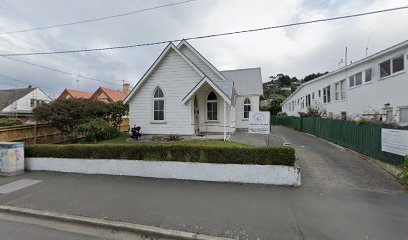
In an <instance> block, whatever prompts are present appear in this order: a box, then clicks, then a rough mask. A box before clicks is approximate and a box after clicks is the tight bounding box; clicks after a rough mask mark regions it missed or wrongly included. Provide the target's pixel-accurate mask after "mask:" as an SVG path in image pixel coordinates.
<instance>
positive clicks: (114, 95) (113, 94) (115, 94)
mask: <svg viewBox="0 0 408 240" xmlns="http://www.w3.org/2000/svg"><path fill="white" fill-rule="evenodd" d="M101 93H104V94H105V95H106V96H107V97H108V99H109V102H119V101H123V100H125V98H126V97H127V95H128V94H127V93H125V92H122V91H119V90H114V89H110V88H104V87H99V88H98V89H96V91H95V92H94V94H92V96H91V99H94V100H95V99H96V98H97V97H98V96H99V95H100V94H101Z"/></svg>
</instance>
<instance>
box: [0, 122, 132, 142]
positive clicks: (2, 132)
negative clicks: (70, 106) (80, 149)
mask: <svg viewBox="0 0 408 240" xmlns="http://www.w3.org/2000/svg"><path fill="white" fill-rule="evenodd" d="M128 130H129V119H128V118H125V119H123V122H122V124H121V126H120V131H121V132H127V131H128ZM0 141H2V142H24V143H25V144H28V145H32V144H52V143H62V142H66V141H67V138H66V137H65V136H64V134H62V133H61V131H59V130H58V128H57V127H56V126H54V125H52V124H49V123H41V124H31V125H19V126H12V127H0Z"/></svg>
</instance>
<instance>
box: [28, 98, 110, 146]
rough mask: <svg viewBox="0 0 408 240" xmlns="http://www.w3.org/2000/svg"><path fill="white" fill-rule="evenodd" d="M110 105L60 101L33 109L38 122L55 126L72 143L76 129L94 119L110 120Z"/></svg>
mask: <svg viewBox="0 0 408 240" xmlns="http://www.w3.org/2000/svg"><path fill="white" fill-rule="evenodd" d="M109 115H110V109H109V106H108V104H106V103H103V102H98V101H93V100H86V99H60V100H56V101H53V102H51V103H49V104H44V105H41V106H38V107H36V108H34V109H33V116H34V119H35V120H36V121H39V122H49V123H53V124H55V125H56V126H57V127H58V129H59V130H60V131H61V132H63V133H64V134H65V135H67V136H68V137H69V138H70V140H71V141H72V142H74V141H76V138H77V136H76V134H75V131H74V130H75V128H76V127H78V126H79V125H81V124H83V123H86V122H89V121H90V120H92V119H96V118H102V119H105V120H108V119H109Z"/></svg>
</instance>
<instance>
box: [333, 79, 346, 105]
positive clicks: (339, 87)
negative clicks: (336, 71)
mask: <svg viewBox="0 0 408 240" xmlns="http://www.w3.org/2000/svg"><path fill="white" fill-rule="evenodd" d="M345 85H346V79H343V80H341V81H338V82H336V83H335V84H334V92H335V94H334V99H335V100H336V101H341V100H344V99H346V91H345Z"/></svg>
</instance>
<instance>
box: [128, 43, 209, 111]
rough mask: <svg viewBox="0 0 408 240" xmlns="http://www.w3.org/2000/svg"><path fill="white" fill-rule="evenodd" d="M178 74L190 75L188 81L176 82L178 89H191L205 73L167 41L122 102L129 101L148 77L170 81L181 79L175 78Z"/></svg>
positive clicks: (179, 79)
mask: <svg viewBox="0 0 408 240" xmlns="http://www.w3.org/2000/svg"><path fill="white" fill-rule="evenodd" d="M180 74H184V75H185V76H190V77H189V79H190V80H189V82H183V83H181V82H177V83H178V84H179V88H180V90H182V89H184V88H186V89H188V88H190V89H191V88H192V87H194V85H196V84H197V83H198V82H199V81H200V80H201V79H202V78H204V77H205V74H204V73H203V72H202V71H201V70H200V69H199V68H198V67H197V66H196V65H195V64H193V63H192V62H191V61H190V60H189V59H188V58H187V57H186V56H185V55H184V54H183V53H181V52H180V51H179V50H178V49H177V47H176V46H174V44H173V43H169V44H168V45H167V47H166V48H165V49H164V50H163V52H162V53H161V54H160V56H159V57H158V58H157V59H156V61H155V62H154V63H153V65H152V66H151V67H150V68H149V70H148V71H147V72H146V73H145V74H144V75H143V77H142V78H141V79H140V81H139V82H138V83H137V84H136V86H135V87H134V88H133V89H132V91H131V92H130V93H129V95H128V96H127V97H126V99H125V101H124V102H125V103H127V102H129V101H130V100H131V99H132V98H133V97H134V95H135V94H136V92H138V91H139V89H140V88H141V87H142V86H143V85H144V84H145V82H146V81H149V79H150V78H155V79H156V78H165V79H164V81H171V79H173V80H172V81H181V80H183V79H184V78H177V75H180ZM170 75H173V76H170ZM166 76H168V78H166ZM173 84H176V82H173ZM190 89H188V90H186V92H188V91H189V90H190Z"/></svg>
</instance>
